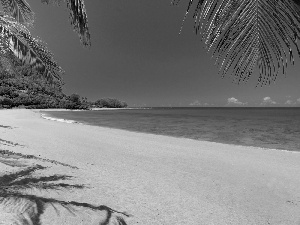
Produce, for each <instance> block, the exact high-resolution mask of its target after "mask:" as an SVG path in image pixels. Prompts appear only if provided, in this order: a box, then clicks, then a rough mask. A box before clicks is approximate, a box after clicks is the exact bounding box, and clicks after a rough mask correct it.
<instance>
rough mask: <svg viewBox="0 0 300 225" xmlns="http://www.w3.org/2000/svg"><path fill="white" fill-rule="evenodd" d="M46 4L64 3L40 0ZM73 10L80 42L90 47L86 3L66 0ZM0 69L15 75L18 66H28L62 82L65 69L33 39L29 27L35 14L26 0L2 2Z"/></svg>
mask: <svg viewBox="0 0 300 225" xmlns="http://www.w3.org/2000/svg"><path fill="white" fill-rule="evenodd" d="M41 1H42V3H45V4H57V5H59V4H60V3H61V0H41ZM64 2H66V5H67V8H68V9H69V11H70V21H71V24H72V26H73V29H74V31H76V32H77V33H78V35H79V37H80V40H81V43H82V44H83V45H84V46H86V47H88V46H90V45H91V42H90V34H89V29H88V21H87V14H86V10H85V5H84V1H83V0H64ZM0 3H1V5H2V8H3V12H2V13H1V14H0V66H2V67H4V68H6V69H7V70H10V71H11V72H16V71H15V70H14V68H15V66H16V65H19V66H20V65H27V66H30V67H31V68H32V69H34V70H36V71H38V72H39V73H40V74H42V75H43V76H44V77H46V78H47V79H48V80H50V81H51V80H53V79H56V80H60V79H61V74H62V73H63V70H62V68H61V67H60V66H59V65H58V64H57V63H56V62H55V61H54V59H53V55H52V54H51V52H50V51H49V50H47V48H46V47H45V45H44V44H43V42H42V41H41V40H39V39H36V38H34V37H32V36H31V34H30V31H29V28H30V27H32V25H33V23H34V13H33V12H32V10H31V8H30V6H29V4H28V3H27V2H26V0H0Z"/></svg>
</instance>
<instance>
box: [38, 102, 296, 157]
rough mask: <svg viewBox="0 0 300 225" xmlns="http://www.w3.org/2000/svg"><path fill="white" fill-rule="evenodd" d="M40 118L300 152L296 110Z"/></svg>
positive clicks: (155, 110)
mask: <svg viewBox="0 0 300 225" xmlns="http://www.w3.org/2000/svg"><path fill="white" fill-rule="evenodd" d="M43 114H45V115H46V116H48V117H52V118H60V119H64V120H73V121H77V122H80V123H84V124H89V125H94V126H101V127H110V128H117V129H124V130H129V131H136V132H144V133H152V134H159V135H168V136H174V137H181V138H190V139H196V140H205V141H212V142H219V143H226V144H234V145H244V146H256V147H261V148H271V149H280V150H290V151H300V107H299V108H224V107H222V108H204V107H203V108H147V109H117V110H98V111H57V112H56V111H47V112H43Z"/></svg>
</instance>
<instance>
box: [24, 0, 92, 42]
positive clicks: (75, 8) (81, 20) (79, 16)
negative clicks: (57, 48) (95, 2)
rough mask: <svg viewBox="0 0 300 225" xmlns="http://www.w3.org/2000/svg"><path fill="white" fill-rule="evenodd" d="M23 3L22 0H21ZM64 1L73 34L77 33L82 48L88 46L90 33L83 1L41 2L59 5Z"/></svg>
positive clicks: (50, 0) (44, 0)
mask: <svg viewBox="0 0 300 225" xmlns="http://www.w3.org/2000/svg"><path fill="white" fill-rule="evenodd" d="M23 1H24V0H23ZM62 1H64V2H66V4H67V8H68V9H69V12H70V14H69V18H70V21H71V25H72V26H73V29H74V31H75V32H77V33H78V35H79V38H80V40H81V43H82V44H83V45H84V46H90V45H91V40H90V38H91V37H90V33H89V28H88V19H87V14H86V9H85V5H84V1H83V0H42V3H45V4H56V5H60V4H61V2H62Z"/></svg>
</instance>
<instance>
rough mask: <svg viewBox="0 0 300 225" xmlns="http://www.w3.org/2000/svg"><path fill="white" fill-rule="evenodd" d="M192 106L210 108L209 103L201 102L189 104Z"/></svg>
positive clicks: (196, 101)
mask: <svg viewBox="0 0 300 225" xmlns="http://www.w3.org/2000/svg"><path fill="white" fill-rule="evenodd" d="M189 105H190V106H209V104H208V103H201V102H200V101H199V100H195V101H193V102H191V103H190V104H189Z"/></svg>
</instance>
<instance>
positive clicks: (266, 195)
mask: <svg viewBox="0 0 300 225" xmlns="http://www.w3.org/2000/svg"><path fill="white" fill-rule="evenodd" d="M299 141H300V139H299ZM0 149H1V150H9V151H11V152H14V153H21V154H23V155H34V156H36V157H38V158H37V159H36V160H37V161H39V159H43V160H44V161H43V160H41V161H39V162H38V164H41V165H43V163H48V164H49V163H50V164H51V163H54V162H57V163H56V164H55V163H54V164H55V166H53V167H51V170H52V172H49V174H51V173H55V174H64V173H65V174H67V175H68V176H72V177H73V178H72V182H73V183H72V184H80V185H84V186H86V188H83V189H80V190H76V191H74V190H71V191H63V192H54V193H52V192H47V195H51V198H55V199H60V200H63V201H77V202H86V203H89V204H94V205H105V206H108V207H110V208H112V209H114V210H117V211H120V212H123V211H126V212H128V213H129V214H131V215H132V216H131V217H128V218H125V220H126V221H127V223H128V224H143V225H148V224H149V225H153V224H159V225H160V224H161V225H174V224H178V225H183V224H188V225H194V224H195V225H199V224H220V225H224V224H272V225H273V224H290V225H291V224H297V225H299V224H300V163H299V162H300V154H299V153H297V152H287V151H279V150H270V149H260V148H254V147H243V146H233V145H225V144H219V143H211V142H205V141H196V140H190V139H184V138H174V137H167V136H159V135H152V134H144V133H136V132H129V131H124V130H118V129H110V128H102V127H96V126H89V125H83V124H76V123H63V122H57V121H52V120H46V119H43V118H42V117H41V114H40V113H39V112H38V111H32V110H25V109H24V110H23V109H18V110H0ZM0 156H1V155H0ZM2 158H3V154H2ZM31 160H35V159H32V158H31ZM47 160H48V161H47ZM51 160H52V161H51ZM1 162H4V163H1ZM5 162H6V163H5ZM7 162H8V160H7V159H6V160H2V161H1V157H0V169H1V174H2V175H4V174H5V173H8V172H11V169H10V167H11V165H9V163H7ZM20 163H21V162H20ZM30 163H34V162H32V161H31V162H30ZM59 163H61V164H59ZM65 165H70V166H65ZM18 168H19V167H13V170H17V169H18ZM76 168H77V169H76ZM70 182H71V181H70ZM1 215H2V216H1ZM4 215H5V214H4V213H2V214H1V207H0V224H1V219H3V217H4ZM64 215H67V213H65V214H63V215H61V216H60V219H57V221H60V222H55V223H54V222H53V220H54V218H55V217H59V216H56V214H55V213H54V212H53V210H52V211H51V209H49V212H47V211H46V212H45V215H44V216H43V221H44V223H43V224H93V222H91V221H88V219H87V218H89V216H86V217H85V216H84V215H82V217H81V218H84V219H80V220H78V218H80V217H79V216H72V215H71V216H64ZM1 217H2V218H1ZM61 217H64V219H62V218H61ZM76 219H77V220H78V221H76V222H74V221H75V220H76ZM61 221H63V222H61ZM95 224H96V223H95ZM98 224H99V223H98Z"/></svg>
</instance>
